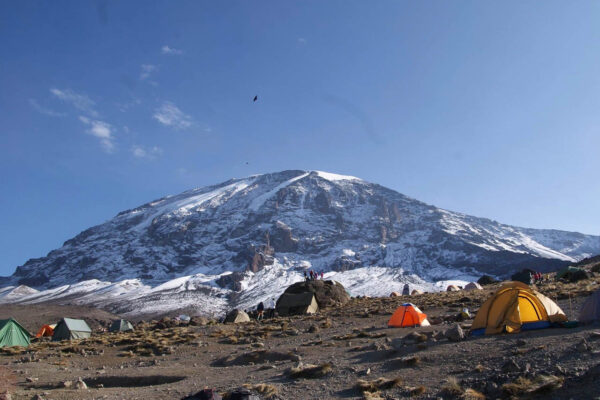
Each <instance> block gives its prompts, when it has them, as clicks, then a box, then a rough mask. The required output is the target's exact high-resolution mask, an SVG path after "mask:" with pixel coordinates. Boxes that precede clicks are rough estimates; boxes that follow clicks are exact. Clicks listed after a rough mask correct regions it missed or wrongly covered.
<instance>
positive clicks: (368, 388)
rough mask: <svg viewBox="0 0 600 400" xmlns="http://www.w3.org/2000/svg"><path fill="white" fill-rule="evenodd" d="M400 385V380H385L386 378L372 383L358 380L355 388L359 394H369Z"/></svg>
mask: <svg viewBox="0 0 600 400" xmlns="http://www.w3.org/2000/svg"><path fill="white" fill-rule="evenodd" d="M400 385H402V379H400V378H396V379H386V378H378V379H375V380H374V381H366V380H363V379H359V380H358V381H357V382H356V388H357V389H358V390H360V391H361V392H363V393H364V392H371V393H375V392H377V391H379V390H385V389H391V388H393V387H398V386H400Z"/></svg>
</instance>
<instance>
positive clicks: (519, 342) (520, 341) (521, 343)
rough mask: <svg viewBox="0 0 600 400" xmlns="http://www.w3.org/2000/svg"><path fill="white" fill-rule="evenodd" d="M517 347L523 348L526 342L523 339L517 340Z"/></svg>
mask: <svg viewBox="0 0 600 400" xmlns="http://www.w3.org/2000/svg"><path fill="white" fill-rule="evenodd" d="M516 344H517V346H525V345H526V344H527V342H526V341H525V340H524V339H519V340H517V343H516Z"/></svg>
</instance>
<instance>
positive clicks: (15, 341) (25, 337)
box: [0, 318, 133, 347]
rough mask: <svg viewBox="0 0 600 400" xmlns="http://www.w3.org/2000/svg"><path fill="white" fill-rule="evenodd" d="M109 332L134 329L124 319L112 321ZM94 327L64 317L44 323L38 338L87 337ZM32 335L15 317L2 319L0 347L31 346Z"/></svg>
mask: <svg viewBox="0 0 600 400" xmlns="http://www.w3.org/2000/svg"><path fill="white" fill-rule="evenodd" d="M108 330H109V332H126V331H132V330H133V325H131V322H129V321H126V320H124V319H120V320H116V321H114V322H113V323H112V325H111V326H110V328H109V329H108ZM91 334H92V329H91V328H90V327H89V325H88V324H87V323H86V322H85V321H84V320H82V319H74V318H62V319H61V320H60V321H58V322H57V323H56V324H52V325H48V324H44V325H42V327H41V328H40V329H39V331H38V332H37V334H36V335H35V337H36V338H38V339H39V338H44V337H52V340H53V341H60V340H72V339H87V338H89V337H90V336H91ZM32 336H33V335H31V334H30V333H29V332H28V331H27V329H25V328H23V326H21V324H19V323H18V322H17V321H16V320H15V319H13V318H10V319H5V320H0V347H12V346H24V347H26V346H29V344H30V343H31V337H32Z"/></svg>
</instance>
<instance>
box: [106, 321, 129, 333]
mask: <svg viewBox="0 0 600 400" xmlns="http://www.w3.org/2000/svg"><path fill="white" fill-rule="evenodd" d="M132 330H133V325H131V322H129V321H127V320H124V319H118V320H116V321H113V323H112V324H111V325H110V328H108V331H109V332H128V331H132Z"/></svg>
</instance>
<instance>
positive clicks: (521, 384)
mask: <svg viewBox="0 0 600 400" xmlns="http://www.w3.org/2000/svg"><path fill="white" fill-rule="evenodd" d="M563 383H564V378H562V377H557V376H554V375H539V376H537V377H535V379H534V380H533V381H531V380H529V379H527V378H523V377H519V378H517V379H516V380H515V381H514V382H511V383H505V384H504V385H502V391H503V392H504V393H506V394H508V395H510V396H519V395H523V394H532V393H545V392H550V391H553V390H556V389H559V388H561V387H562V385H563Z"/></svg>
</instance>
